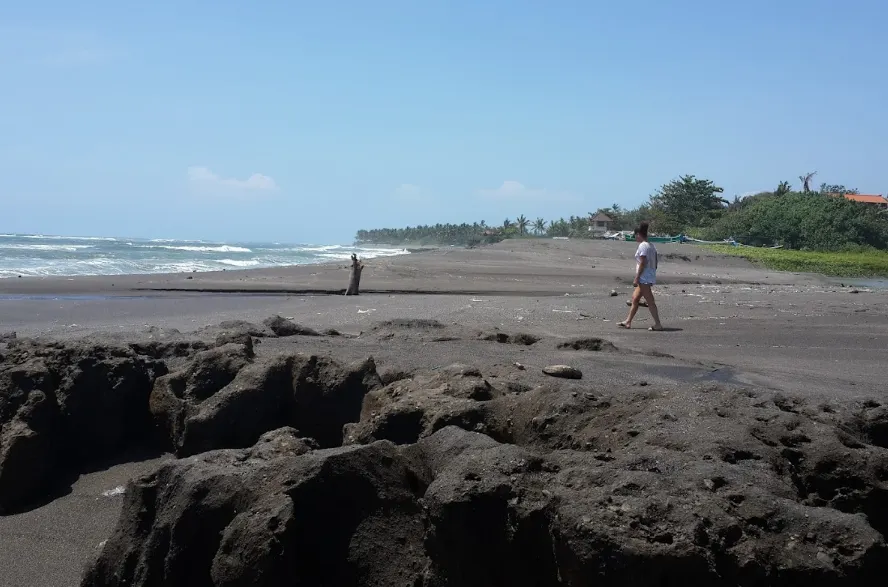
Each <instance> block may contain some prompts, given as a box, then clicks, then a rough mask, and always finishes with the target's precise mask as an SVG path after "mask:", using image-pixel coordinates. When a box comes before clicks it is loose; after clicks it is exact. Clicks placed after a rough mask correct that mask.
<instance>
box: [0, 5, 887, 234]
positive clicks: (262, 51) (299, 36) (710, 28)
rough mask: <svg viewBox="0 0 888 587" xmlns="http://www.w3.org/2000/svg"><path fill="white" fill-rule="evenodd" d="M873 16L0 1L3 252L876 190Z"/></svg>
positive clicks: (868, 8)
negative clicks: (713, 193) (40, 245)
mask: <svg viewBox="0 0 888 587" xmlns="http://www.w3.org/2000/svg"><path fill="white" fill-rule="evenodd" d="M886 18H888V3H885V2H881V1H878V0H847V1H846V2H839V1H838V0H835V1H827V0H804V1H802V0H749V1H747V2H740V3H726V2H714V1H712V0H671V1H669V2H664V1H662V0H636V1H634V2H597V1H593V0H585V1H583V0H564V1H558V0H550V1H544V0H538V1H522V0H471V1H469V0H377V1H375V2H364V1H357V0H352V1H336V0H328V1H327V2H314V1H313V2H303V1H297V0H293V1H290V2H287V1H283V0H281V1H275V0H267V1H264V2H252V3H251V2H243V1H240V2H234V1H224V0H217V1H188V0H179V1H172V0H155V1H152V2H141V3H133V2H119V1H116V2H112V1H110V0H108V1H105V0H101V1H100V0H93V1H91V0H82V1H80V2H67V1H63V0H31V1H30V2H27V3H25V2H21V3H18V2H16V3H13V2H11V1H10V0H6V1H2V0H0V232H32V233H34V232H36V233H45V234H66V235H110V236H133V237H149V238H207V239H219V240H254V241H255V240H274V241H286V242H314V243H333V242H349V241H351V239H352V238H353V236H354V233H355V231H356V230H357V229H358V228H373V227H381V226H404V225H415V224H426V223H431V224H434V223H436V222H462V221H467V222H472V221H476V220H481V219H484V220H486V221H487V222H488V223H489V224H500V223H501V222H502V221H503V219H505V218H506V217H509V218H513V219H514V218H515V217H516V216H518V215H519V214H522V213H523V214H525V215H527V216H529V217H531V218H535V217H537V216H542V217H543V218H546V219H551V218H557V217H559V216H564V217H567V216H570V215H571V214H577V215H579V214H584V213H586V212H589V211H594V210H595V209H596V208H598V207H602V206H609V205H611V204H612V203H614V202H617V203H619V204H621V205H623V206H626V207H629V206H635V205H637V204H639V203H640V202H642V201H643V200H645V199H646V198H647V196H648V195H649V194H650V193H651V192H653V191H654V190H656V188H657V187H658V186H659V185H661V184H663V183H665V182H667V181H669V180H671V179H673V178H675V177H677V176H679V175H681V174H686V173H690V174H695V175H697V176H699V177H704V178H708V179H712V180H713V181H715V182H716V183H717V184H718V185H720V186H722V187H724V188H725V193H726V195H727V196H728V197H731V196H733V195H734V194H744V193H748V192H756V191H761V190H764V189H771V188H773V187H775V186H776V185H777V183H778V182H780V181H781V180H788V181H791V182H792V183H793V184H794V185H796V186H797V185H798V184H799V181H798V176H799V175H800V174H802V173H804V172H808V171H815V170H816V171H818V175H817V177H816V178H815V183H816V184H817V185H819V184H820V182H821V181H825V182H828V183H843V184H846V185H847V186H848V187H856V188H858V189H860V190H861V191H863V192H865V193H885V192H886V191H888V178H886V177H885V169H886V161H888V148H886V147H885V138H886V137H888V116H886V108H888V49H886V44H885V39H884V30H883V29H884V22H885V21H886Z"/></svg>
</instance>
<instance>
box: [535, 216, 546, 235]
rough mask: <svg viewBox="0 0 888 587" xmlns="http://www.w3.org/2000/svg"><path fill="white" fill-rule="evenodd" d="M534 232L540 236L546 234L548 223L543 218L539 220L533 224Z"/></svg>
mask: <svg viewBox="0 0 888 587" xmlns="http://www.w3.org/2000/svg"><path fill="white" fill-rule="evenodd" d="M533 231H534V232H535V233H536V234H538V235H539V234H543V233H544V232H546V221H545V220H543V219H542V218H537V219H536V220H535V221H534V223H533Z"/></svg>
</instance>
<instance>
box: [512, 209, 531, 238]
mask: <svg viewBox="0 0 888 587" xmlns="http://www.w3.org/2000/svg"><path fill="white" fill-rule="evenodd" d="M515 224H516V225H517V226H518V234H520V235H521V236H524V233H525V232H527V226H528V225H529V224H530V220H528V219H527V217H526V216H525V215H524V214H522V215H521V216H519V217H518V219H517V220H516V221H515Z"/></svg>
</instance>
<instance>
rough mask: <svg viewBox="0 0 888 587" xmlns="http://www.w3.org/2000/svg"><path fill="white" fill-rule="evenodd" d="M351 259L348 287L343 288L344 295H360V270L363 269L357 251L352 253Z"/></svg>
mask: <svg viewBox="0 0 888 587" xmlns="http://www.w3.org/2000/svg"><path fill="white" fill-rule="evenodd" d="M351 260H352V264H351V272H350V273H349V277H348V289H346V290H345V295H347V296H356V295H360V290H361V272H362V271H364V264H363V263H361V261H360V260H359V259H358V255H357V253H352V256H351Z"/></svg>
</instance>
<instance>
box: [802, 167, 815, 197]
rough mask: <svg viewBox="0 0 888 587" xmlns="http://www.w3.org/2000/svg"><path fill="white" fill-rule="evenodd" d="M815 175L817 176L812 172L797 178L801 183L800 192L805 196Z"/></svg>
mask: <svg viewBox="0 0 888 587" xmlns="http://www.w3.org/2000/svg"><path fill="white" fill-rule="evenodd" d="M815 175H817V172H816V171H812V172H810V173H806V174H805V175H800V176H799V179H800V180H801V181H802V191H803V192H805V193H806V194H807V193H808V192H810V191H811V180H812V179H814V176H815Z"/></svg>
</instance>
